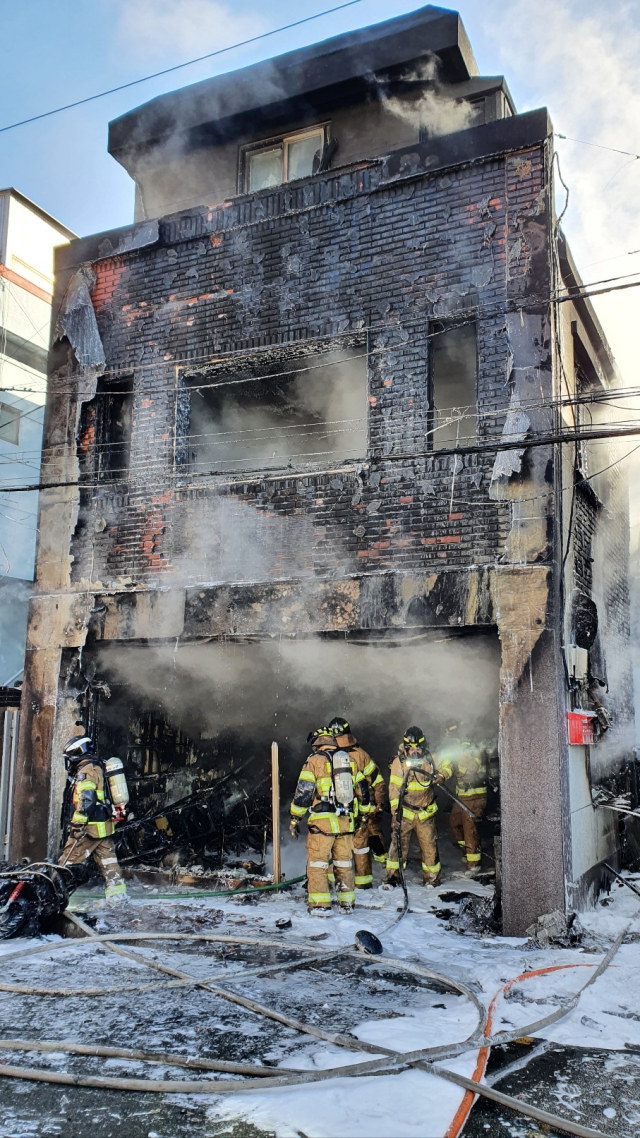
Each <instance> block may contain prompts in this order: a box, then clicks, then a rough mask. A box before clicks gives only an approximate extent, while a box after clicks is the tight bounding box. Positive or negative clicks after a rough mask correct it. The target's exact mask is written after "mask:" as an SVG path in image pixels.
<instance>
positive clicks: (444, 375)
mask: <svg viewBox="0 0 640 1138" xmlns="http://www.w3.org/2000/svg"><path fill="white" fill-rule="evenodd" d="M431 333H432V336H431V408H432V427H431V429H432V434H431V440H432V441H431V445H432V447H433V449H434V450H442V449H445V448H447V447H457V446H465V445H469V443H474V442H475V441H476V418H477V407H476V387H477V372H478V361H477V344H476V326H475V324H459V325H452V326H451V327H449V328H448V327H447V326H446V324H439V323H438V324H433V325H432V328H431Z"/></svg>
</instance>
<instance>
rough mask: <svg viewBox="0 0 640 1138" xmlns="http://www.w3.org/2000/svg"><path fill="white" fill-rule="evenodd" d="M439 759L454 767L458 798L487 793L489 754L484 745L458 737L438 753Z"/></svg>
mask: <svg viewBox="0 0 640 1138" xmlns="http://www.w3.org/2000/svg"><path fill="white" fill-rule="evenodd" d="M437 759H438V761H439V762H440V763H442V762H446V763H447V764H448V766H450V767H452V768H453V773H454V775H455V776H456V786H455V793H456V797H457V798H471V797H473V796H474V795H476V794H486V793H487V756H486V752H485V750H484V748H483V747H480V746H477V744H475V743H469V742H467V741H466V740H462V739H457V740H455V742H451V743H448V744H447V745H446V746H444V747H442V748H441V749H440V750H439V751H438V753H437Z"/></svg>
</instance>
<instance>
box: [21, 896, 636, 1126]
mask: <svg viewBox="0 0 640 1138" xmlns="http://www.w3.org/2000/svg"><path fill="white" fill-rule="evenodd" d="M636 915H637V914H636ZM73 919H74V920H75V922H76V923H77V924H78V925H79V926H80V927H81V928H84V930H85V931H87V932H88V933H89V935H88V936H87V938H86V940H85V941H83V942H79V941H77V940H75V941H73V940H72V941H60V942H56V943H54V944H47V945H38V946H36V947H34V948H31V949H27V950H24V949H23V950H21V951H19V952H16V953H8V954H6V955H5V959H8V958H10V957H12V956H18V955H19V956H21V957H24V956H30V955H35V954H37V953H41V952H52V951H57V950H60V949H66V948H73V947H75V948H77V947H78V946H79V944H82V943H84V944H92V943H93V944H95V943H104V944H105V946H106V947H107V948H109V949H110V951H116V952H118V953H119V954H121V955H125V956H127V957H129V958H130V959H132V960H134V961H136V962H137V963H141V964H144V965H145V966H147V967H151V968H154V969H156V970H157V971H161V972H164V973H166V974H168V975H170V976H174V977H179V978H180V979H181V980H183V981H185V982H187V983H188V984H192V985H194V986H195V987H200V988H204V989H206V990H208V991H210V992H212V993H213V994H214V995H217V996H220V997H222V998H224V999H228V1000H230V1001H231V1002H233V1003H237V1004H240V1005H241V1006H242V1007H245V1008H247V1009H248V1010H250V1011H253V1012H256V1013H257V1014H259V1015H265V1016H267V1017H268V1018H270V1019H274V1020H276V1021H277V1022H280V1023H283V1024H285V1025H286V1026H287V1027H291V1028H293V1029H294V1030H297V1031H303V1032H305V1033H307V1034H309V1035H313V1036H314V1037H316V1038H320V1039H324V1040H326V1041H328V1042H331V1043H333V1044H336V1045H338V1046H342V1047H347V1048H349V1049H351V1050H353V1049H356V1050H361V1051H367V1052H370V1053H374V1054H378V1055H380V1054H381V1053H383V1054H384V1058H381V1059H375V1060H369V1061H366V1062H363V1063H358V1064H354V1065H349V1066H346V1067H337V1068H332V1069H330V1070H325V1071H305V1072H301V1073H296V1074H292V1073H286V1074H282V1071H281V1069H279V1072H280V1073H279V1074H278V1075H277V1076H275V1077H271V1075H272V1070H273V1069H270V1068H265V1067H262V1068H260V1073H259V1076H256V1077H255V1078H253V1079H252V1080H251V1081H250V1082H248V1083H246V1082H243V1083H238V1082H237V1081H231V1082H224V1081H222V1080H216V1081H215V1082H213V1083H209V1082H207V1081H199V1082H187V1081H172V1080H162V1081H159V1080H145V1079H117V1078H104V1077H97V1076H95V1077H94V1076H76V1075H69V1074H65V1073H60V1072H52V1071H43V1070H41V1069H31V1068H20V1067H13V1066H8V1065H5V1064H0V1077H3V1076H4V1077H8V1078H19V1079H26V1080H35V1081H41V1082H49V1083H58V1084H62V1085H67V1086H87V1087H97V1088H101V1089H114V1090H121V1091H122V1090H128V1091H153V1092H158V1093H165V1094H167V1093H172V1094H177V1093H180V1094H209V1095H212V1094H213V1095H217V1094H234V1093H235V1094H237V1093H241V1094H242V1093H251V1092H253V1091H255V1090H259V1091H261V1090H263V1089H267V1088H269V1087H273V1088H278V1087H287V1086H295V1085H301V1084H305V1083H311V1082H321V1081H324V1080H327V1079H333V1078H344V1077H353V1076H364V1075H371V1074H383V1073H388V1072H390V1071H394V1070H399V1069H401V1068H403V1067H408V1066H417V1067H418V1068H419V1069H421V1070H425V1071H427V1072H429V1073H430V1074H434V1075H437V1076H439V1077H440V1078H444V1079H446V1080H448V1081H450V1082H453V1083H455V1084H456V1085H457V1086H459V1087H461V1088H463V1089H465V1091H466V1092H467V1095H466V1099H468V1098H469V1097H471V1101H472V1099H473V1095H476V1094H480V1095H481V1096H483V1097H486V1098H489V1099H492V1100H493V1101H495V1102H497V1103H499V1104H500V1105H502V1106H506V1107H509V1108H511V1109H514V1110H516V1111H517V1112H519V1113H520V1114H524V1115H525V1116H526V1117H530V1118H534V1119H535V1120H537V1121H539V1122H543V1123H546V1124H547V1125H549V1126H552V1127H555V1128H556V1129H558V1130H562V1131H563V1132H565V1133H568V1134H573V1135H576V1136H578V1138H605V1136H603V1135H602V1133H601V1132H600V1131H596V1130H593V1129H591V1128H588V1127H584V1126H581V1125H580V1124H579V1123H576V1122H573V1121H569V1120H566V1119H562V1118H558V1117H557V1116H555V1115H553V1114H550V1113H549V1112H547V1111H544V1110H541V1109H539V1108H537V1107H534V1106H530V1105H529V1104H526V1103H523V1102H522V1101H521V1100H520V1099H514V1098H513V1097H512V1096H510V1095H505V1094H502V1092H500V1091H496V1090H495V1089H494V1088H493V1087H490V1086H488V1085H486V1084H480V1083H479V1082H477V1081H475V1080H472V1079H466V1078H465V1077H464V1076H462V1075H458V1074H457V1073H455V1072H452V1071H449V1070H446V1069H443V1068H441V1067H439V1066H435V1065H434V1063H435V1062H436V1061H437V1060H440V1061H442V1060H444V1059H447V1058H452V1057H454V1056H455V1055H460V1054H462V1053H464V1052H465V1051H469V1050H470V1049H471V1048H473V1047H474V1046H476V1045H477V1043H478V1037H479V1033H480V1032H482V1030H483V1029H485V1038H484V1039H483V1052H484V1053H485V1054H486V1052H487V1050H488V1048H489V1047H490V1046H495V1045H499V1044H505V1043H509V1042H512V1041H514V1040H516V1039H519V1038H522V1036H523V1035H531V1034H535V1033H536V1032H539V1031H541V1030H542V1029H543V1028H545V1027H547V1026H549V1025H550V1024H552V1023H555V1022H557V1020H559V1019H561V1018H563V1017H564V1016H566V1015H567V1014H568V1013H569V1012H570V1011H571V1010H573V1008H574V1007H575V1006H576V1005H577V1003H578V1000H579V999H580V996H581V994H582V992H583V991H584V990H585V989H586V988H587V987H588V986H589V985H591V984H593V983H594V982H595V981H596V980H597V978H598V977H599V976H600V975H602V973H603V972H604V971H605V969H606V968H607V967H608V965H609V964H610V963H611V961H612V959H613V957H614V956H615V954H616V952H617V951H618V949H619V947H620V945H621V944H622V941H623V939H624V937H625V935H626V933H627V931H628V930H629V928H630V925H631V923H632V921H633V920H634V919H635V918H632V921H631V922H629V923H628V924H627V926H626V927H625V928H624V929H623V930H622V932H621V933H620V934H619V936H618V937H617V938H616V940H615V942H614V943H613V945H612V946H611V948H610V949H609V951H608V952H607V953H606V955H605V956H604V957H603V959H602V960H601V962H600V963H599V964H598V965H597V966H595V965H590V964H589V965H582V967H588V968H590V969H591V968H593V972H592V974H591V976H590V977H589V979H588V980H587V982H586V983H585V984H583V985H582V987H581V988H580V989H578V991H577V992H576V993H575V994H574V996H573V997H572V998H571V1000H570V1001H569V1002H568V1003H567V1004H566V1005H565V1006H564V1007H562V1008H558V1009H556V1010H555V1011H554V1012H552V1013H550V1014H549V1015H547V1016H545V1017H543V1018H542V1019H539V1020H537V1021H535V1022H534V1023H531V1024H527V1025H525V1026H521V1027H519V1028H517V1029H516V1030H515V1031H511V1032H500V1033H498V1034H496V1035H494V1036H489V1037H486V1027H485V1025H486V1024H487V1012H486V1009H485V1008H484V1007H483V1005H482V1004H481V1003H480V1001H479V1000H478V998H477V996H476V995H475V994H474V993H473V992H472V991H471V989H469V988H468V987H467V986H466V985H464V984H461V983H460V982H458V981H456V980H453V979H452V978H451V977H448V976H444V975H442V974H441V973H437V972H434V971H432V970H430V969H426V968H423V967H422V966H421V965H416V964H414V963H413V962H408V961H404V960H396V959H395V958H393V957H379V956H378V957H373V958H367V957H366V956H362V955H361V954H359V953H358V954H356V953H354V952H353V951H352V950H343V951H341V952H339V953H336V952H331V951H328V952H325V953H321V954H320V959H321V960H324V961H325V962H328V960H329V959H330V958H331V957H333V958H335V957H336V956H343V957H357V959H358V961H359V962H360V963H364V962H366V963H368V964H371V965H373V966H374V967H375V966H382V967H384V968H387V969H389V968H390V969H392V970H396V971H405V972H406V971H410V972H412V973H413V974H414V975H417V976H419V977H424V978H426V979H429V980H432V981H433V980H435V981H436V982H438V983H441V984H443V985H444V986H445V987H448V988H450V989H453V990H454V991H458V992H459V993H460V994H462V995H465V996H466V997H467V998H468V999H470V1000H471V1001H472V1002H473V1004H474V1005H475V1007H476V1009H477V1010H478V1012H479V1021H478V1024H477V1026H476V1028H475V1030H474V1031H473V1033H472V1034H471V1035H470V1036H469V1037H468V1038H467V1039H465V1040H463V1041H462V1042H460V1043H457V1044H452V1045H444V1046H440V1047H431V1048H426V1049H423V1050H420V1051H415V1052H409V1053H405V1054H398V1053H396V1052H392V1051H390V1050H389V1049H387V1048H384V1047H382V1046H377V1045H376V1046H374V1045H372V1044H368V1043H364V1042H362V1041H361V1040H358V1039H356V1038H355V1037H352V1036H344V1035H340V1034H335V1033H331V1032H327V1031H324V1030H323V1029H321V1028H318V1027H316V1026H315V1025H312V1024H304V1023H301V1022H300V1021H298V1020H295V1019H292V1018H291V1017H289V1016H286V1015H284V1014H282V1013H280V1012H278V1011H276V1010H275V1009H272V1008H266V1007H264V1006H263V1005H261V1004H258V1003H256V1002H255V1001H253V1000H249V999H248V998H246V997H242V996H239V995H238V994H237V993H235V992H233V991H229V990H228V989H225V988H220V987H219V986H217V985H214V984H213V983H212V981H211V980H201V979H197V978H195V977H189V976H187V975H186V974H185V973H182V972H179V971H178V970H176V969H172V968H169V967H168V966H166V965H163V964H160V963H159V962H157V961H151V960H148V959H147V958H145V957H142V956H140V955H139V954H137V953H131V952H127V951H126V950H124V949H122V948H120V947H119V945H118V944H117V942H119V941H128V942H131V941H134V942H139V941H145V940H147V941H148V940H151V941H157V940H177V941H194V940H197V941H211V942H217V943H221V942H222V943H230V944H234V945H237V944H242V945H259V946H274V945H275V946H277V947H282V944H283V942H282V941H281V940H278V941H271V940H266V939H264V938H257V937H237V936H234V937H228V936H224V935H222V934H218V935H216V934H204V933H202V934H182V933H115V934H114V933H111V934H107V935H106V936H104V935H103V936H98V935H97V934H95V933H94V932H93V930H90V929H88V927H87V926H86V925H84V922H82V921H80V920H78V918H73ZM286 943H287V944H288V945H289V946H290V947H294V946H293V945H292V943H291V942H289V941H287V942H286ZM295 947H296V948H297V949H298V950H299V951H303V952H305V953H309V954H310V958H307V959H303V961H302V962H301V961H300V960H299V959H298V960H294V961H292V962H289V963H287V964H278V965H267V966H265V967H264V968H259V969H255V970H252V971H253V974H254V975H255V974H256V973H260V972H262V973H265V972H267V973H268V972H270V971H274V970H276V969H279V970H281V971H286V970H290V969H292V968H296V967H305V966H308V965H310V964H312V963H313V962H314V961H317V960H318V950H317V947H315V946H314V948H310V946H309V945H305V944H300V943H296V944H295ZM560 967H563V966H560ZM566 967H578V966H577V965H566ZM249 971H250V970H244V971H243V973H241V974H240V975H246V974H247V973H248V972H249ZM546 971H555V969H543V970H541V972H546ZM526 975H529V974H525V976H523V977H518V978H517V980H518V981H519V980H523V979H525V978H526ZM222 978H224V979H227V980H229V979H231V977H230V976H229V975H228V974H227V975H226V976H224V977H221V979H222ZM516 982H517V981H516ZM511 983H513V982H511ZM162 986H165V987H166V986H167V985H166V984H165V985H162ZM0 990H12V989H11V987H10V986H8V985H5V984H0ZM26 991H27V992H29V989H26ZM47 991H48V992H49V993H50V994H52V995H53V994H56V995H64V996H69V995H72V994H73V993H70V992H56V991H54V990H44V989H31V993H32V994H34V995H35V994H37V995H40V994H45V992H47ZM104 993H105V994H112V993H113V989H112V988H109V989H104ZM83 994H86V989H85V990H83ZM0 1047H1V1048H2V1049H3V1050H11V1049H12V1048H13V1049H16V1050H36V1051H37V1050H41V1051H50V1050H59V1051H68V1052H70V1053H77V1054H87V1055H88V1054H93V1055H100V1054H105V1055H106V1054H107V1052H108V1053H109V1055H112V1054H113V1053H116V1052H119V1054H120V1055H121V1057H124V1058H131V1057H134V1054H135V1057H136V1058H138V1057H140V1058H144V1060H145V1061H150V1062H157V1061H159V1060H160V1061H163V1062H167V1063H170V1064H172V1065H178V1066H185V1067H189V1066H191V1067H195V1066H198V1067H199V1069H207V1070H211V1069H214V1068H213V1065H212V1066H209V1065H208V1064H209V1063H210V1062H211V1061H206V1060H189V1059H187V1058H186V1057H185V1056H164V1055H163V1056H159V1055H156V1054H147V1053H144V1052H136V1053H133V1052H129V1051H124V1050H120V1049H106V1048H97V1047H89V1046H85V1045H82V1044H68V1043H58V1042H56V1041H30V1040H0ZM234 1066H235V1067H236V1068H237V1067H243V1066H247V1067H249V1066H250V1065H241V1064H236V1065H234ZM215 1069H224V1070H229V1069H230V1068H229V1066H228V1065H227V1066H225V1067H221V1065H220V1064H218V1066H217V1068H215ZM235 1073H237V1074H240V1073H245V1072H244V1071H239V1070H236V1071H235ZM246 1073H247V1074H249V1071H248V1070H247V1071H246ZM251 1073H252V1074H253V1075H255V1068H254V1069H253V1070H252V1072H251ZM466 1099H465V1100H463V1106H464V1102H465V1101H466ZM460 1110H462V1107H461V1108H460ZM458 1114H460V1111H459V1112H458ZM456 1117H458V1115H457V1116H456ZM464 1118H466V1113H465V1114H464ZM464 1118H463V1122H464ZM459 1132H460V1129H459V1128H458V1129H455V1131H454V1130H452V1128H450V1129H449V1131H448V1135H450V1136H452V1135H457V1134H459Z"/></svg>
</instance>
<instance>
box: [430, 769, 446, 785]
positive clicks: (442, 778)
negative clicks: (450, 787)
mask: <svg viewBox="0 0 640 1138" xmlns="http://www.w3.org/2000/svg"><path fill="white" fill-rule="evenodd" d="M446 781H447V779H446V775H444V774H443V773H442V771H436V773H435V774H434V776H433V785H434V786H442V784H443V782H446Z"/></svg>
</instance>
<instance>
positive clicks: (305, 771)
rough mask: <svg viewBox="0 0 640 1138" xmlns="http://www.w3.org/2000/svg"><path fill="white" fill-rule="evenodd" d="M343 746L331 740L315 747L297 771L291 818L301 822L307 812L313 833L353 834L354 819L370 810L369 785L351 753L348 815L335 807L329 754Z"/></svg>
mask: <svg viewBox="0 0 640 1138" xmlns="http://www.w3.org/2000/svg"><path fill="white" fill-rule="evenodd" d="M342 749H343V748H341V747H338V746H336V744H335V742H334V741H333V740H332V741H331V743H323V744H321V746H319V747H314V748H313V750H312V752H311V754H310V755H309V758H308V759H307V761H306V762H305V764H304V766H303V768H302V770H301V771H300V777H299V778H298V785H297V786H296V792H295V794H294V796H293V802H292V803H291V817H292V818H293V819H295V820H297V821H300V819H301V818H304V816H305V814H306V813H307V811H309V817H308V818H307V823H308V825H309V829H310V831H311V832H312V833H313V832H315V833H320V834H352V833H353V831H354V828H355V824H356V819H357V818H358V817H359V816H360V815H361V814H365V815H366V814H368V813H369V812H370V810H371V801H370V794H369V786H368V783H367V780H366V778H365V775H364V771H362V770H359V769H358V765H357V763H356V760H355V758H354V757H353V755H352V754H351V752H349V759H350V764H351V777H352V778H353V787H354V795H355V797H354V800H353V802H352V804H351V808H350V809H349V812H348V813H347V814H342V813H339V812H338V811H337V809H336V803H335V800H334V788H333V766H332V762H331V756H332V755H333V754H334V753H335V751H339V750H342Z"/></svg>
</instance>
